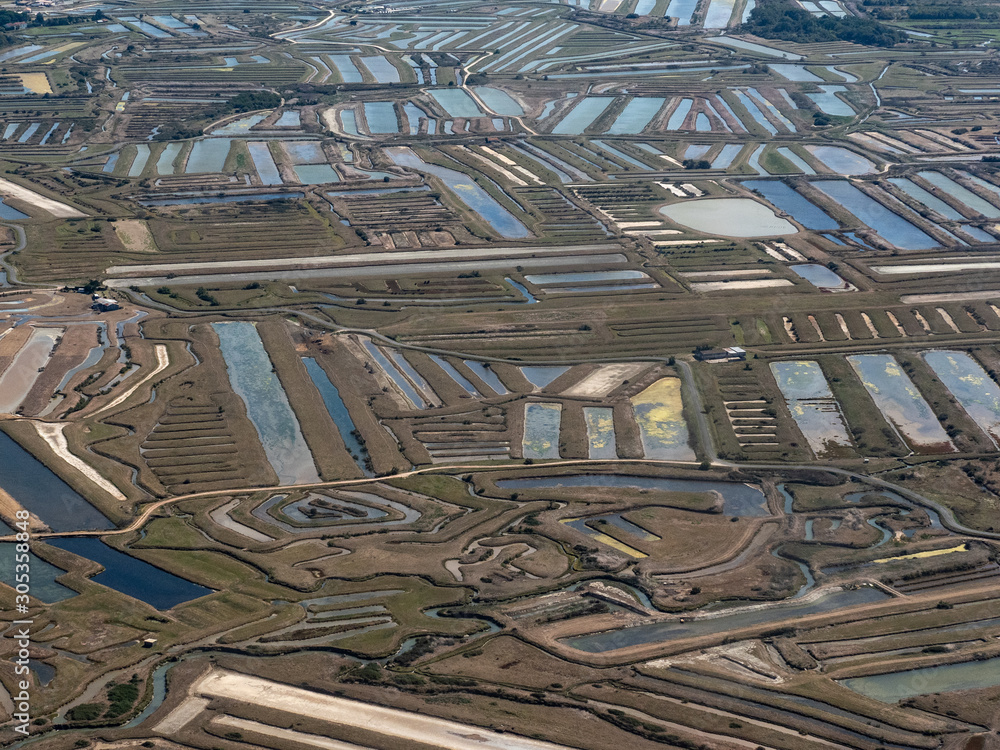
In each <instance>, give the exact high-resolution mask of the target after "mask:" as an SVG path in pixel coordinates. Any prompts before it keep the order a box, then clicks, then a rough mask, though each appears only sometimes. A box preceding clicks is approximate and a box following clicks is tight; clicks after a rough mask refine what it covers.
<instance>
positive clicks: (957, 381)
mask: <svg viewBox="0 0 1000 750" xmlns="http://www.w3.org/2000/svg"><path fill="white" fill-rule="evenodd" d="M924 360H926V362H927V364H928V365H930V367H931V369H932V370H934V373H935V374H936V375H937V376H938V377H939V378H940V379H941V382H942V383H944V385H945V387H946V388H947V389H948V390H949V391H951V393H952V395H954V396H955V398H957V399H958V401H959V403H960V404H962V408H963V409H965V411H966V412H967V413H968V415H969V416H970V417H972V419H973V420H974V421H975V422H976V424H978V425H979V426H980V427H981V428H982V429H983V431H984V432H985V433H986V434H987V435H990V436H991V437H992V438H994V439H998V438H1000V388H998V387H997V384H996V382H994V380H993V379H992V378H991V377H990V376H989V375H987V374H986V371H985V370H984V369H983V368H982V366H981V365H980V364H979V363H978V362H977V361H976V360H974V359H973V358H972V357H971V356H969V354H968V353H966V352H956V351H929V352H924Z"/></svg>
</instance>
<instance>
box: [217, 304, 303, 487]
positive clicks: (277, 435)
mask: <svg viewBox="0 0 1000 750" xmlns="http://www.w3.org/2000/svg"><path fill="white" fill-rule="evenodd" d="M212 328H213V329H214V330H215V333H216V335H217V336H218V337H219V347H220V349H221V350H222V356H223V357H225V359H226V369H227V371H228V373H229V382H230V383H231V384H232V386H233V390H234V391H235V392H236V395H238V396H239V397H240V398H241V399H243V402H244V403H245V404H246V407H247V416H248V417H249V418H250V421H251V422H253V424H254V427H256V428H257V433H258V434H259V435H260V441H261V444H262V445H263V446H264V452H265V453H266V454H267V460H268V461H269V462H270V464H271V466H272V467H273V468H274V471H275V473H276V474H277V475H278V479H279V481H280V482H281V483H282V484H295V483H298V482H317V481H319V476H318V474H317V473H316V466H315V465H314V464H313V460H312V453H311V452H310V451H309V447H308V446H307V445H306V441H305V438H304V437H303V435H302V430H301V428H300V427H299V421H298V419H297V418H296V416H295V412H293V411H292V407H291V405H290V404H289V403H288V396H287V395H286V394H285V390H284V388H282V386H281V382H280V381H279V380H278V376H277V375H276V374H275V373H274V368H273V365H272V364H271V359H270V357H269V356H268V354H267V351H266V350H265V349H264V344H263V342H261V340H260V336H259V334H258V333H257V329H256V327H255V326H254V325H253V324H252V323H247V322H244V321H240V322H233V323H213V324H212Z"/></svg>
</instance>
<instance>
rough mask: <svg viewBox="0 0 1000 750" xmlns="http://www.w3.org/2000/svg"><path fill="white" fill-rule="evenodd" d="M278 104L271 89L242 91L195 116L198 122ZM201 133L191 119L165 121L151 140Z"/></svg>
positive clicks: (200, 127)
mask: <svg viewBox="0 0 1000 750" xmlns="http://www.w3.org/2000/svg"><path fill="white" fill-rule="evenodd" d="M279 104H281V97H280V96H279V95H278V94H275V93H274V92H273V91H242V92H240V93H239V94H237V95H236V96H234V97H233V98H232V99H229V100H227V101H226V102H223V103H222V104H220V105H219V106H218V107H214V108H211V109H208V110H201V111H199V112H198V114H197V115H196V117H197V121H198V122H200V123H204V122H206V121H207V122H212V121H213V120H217V119H219V118H220V117H225V116H226V115H230V114H240V113H242V112H253V111H255V110H258V109H274V108H275V107H277V106H278V105H279ZM201 134H202V126H201V125H197V124H195V122H193V121H185V122H167V123H164V124H163V125H161V126H160V129H159V131H158V132H157V133H156V135H154V136H153V140H155V141H176V140H183V139H184V138H197V137H198V136H200V135H201Z"/></svg>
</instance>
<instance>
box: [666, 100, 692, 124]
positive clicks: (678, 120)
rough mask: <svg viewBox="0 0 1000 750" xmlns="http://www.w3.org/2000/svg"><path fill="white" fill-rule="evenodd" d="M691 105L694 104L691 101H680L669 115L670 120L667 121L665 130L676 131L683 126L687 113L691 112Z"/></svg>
mask: <svg viewBox="0 0 1000 750" xmlns="http://www.w3.org/2000/svg"><path fill="white" fill-rule="evenodd" d="M692 104H694V102H693V101H692V100H691V99H681V101H680V104H678V105H677V108H676V109H675V110H674V111H673V113H672V114H671V115H670V119H669V120H667V130H677V129H678V128H680V126H681V125H683V124H684V120H685V119H686V118H687V116H688V112H690V111H691V105H692Z"/></svg>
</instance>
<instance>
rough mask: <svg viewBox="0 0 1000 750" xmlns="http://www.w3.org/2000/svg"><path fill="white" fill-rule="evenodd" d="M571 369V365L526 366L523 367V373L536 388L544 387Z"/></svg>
mask: <svg viewBox="0 0 1000 750" xmlns="http://www.w3.org/2000/svg"><path fill="white" fill-rule="evenodd" d="M568 370H569V366H568V365H566V366H558V365H553V366H543V365H537V366H534V367H531V366H526V367H522V368H521V374H522V375H524V377H525V378H527V380H528V382H529V383H531V384H532V385H533V386H535V387H536V388H544V387H545V386H547V385H548V384H549V383H551V382H552V381H553V380H555V379H556V378H558V377H559V376H560V375H562V374H563V373H565V372H567V371H568Z"/></svg>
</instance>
